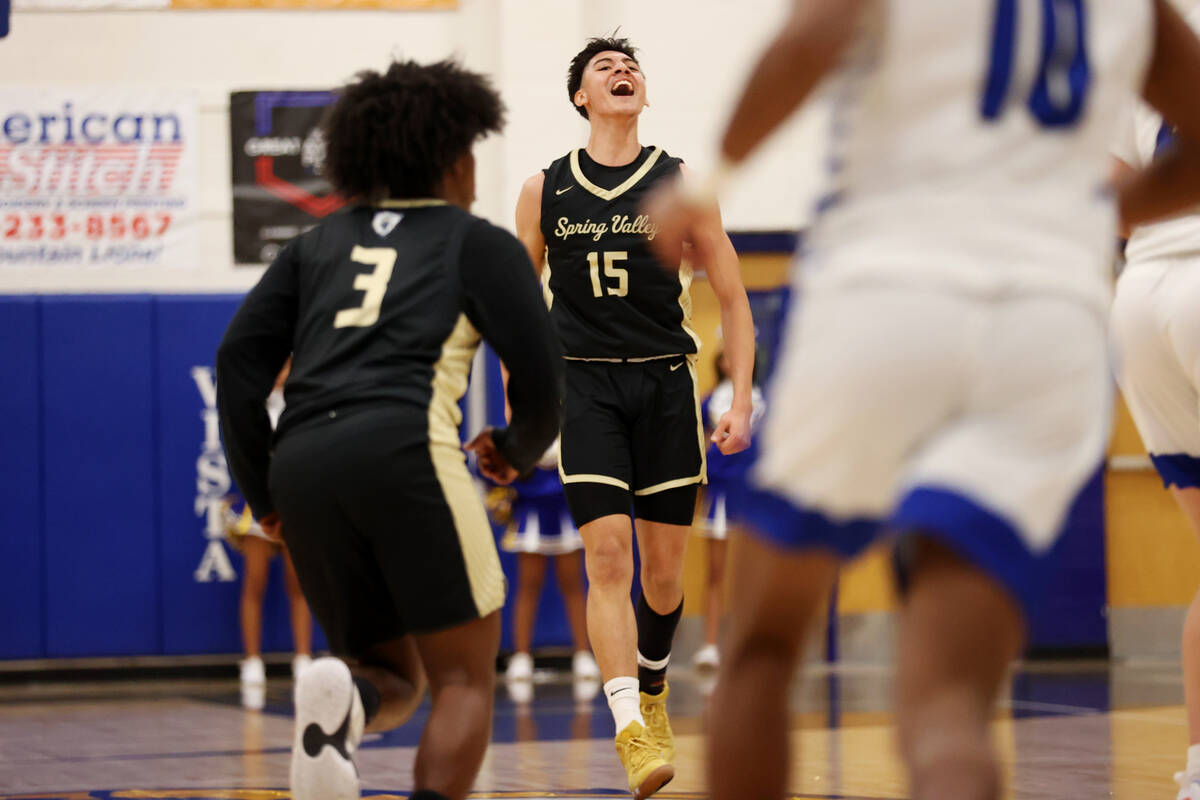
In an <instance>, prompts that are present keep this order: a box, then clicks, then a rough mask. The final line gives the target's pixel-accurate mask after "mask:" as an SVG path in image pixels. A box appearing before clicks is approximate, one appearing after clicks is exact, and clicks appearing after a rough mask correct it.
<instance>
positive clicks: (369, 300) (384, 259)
mask: <svg viewBox="0 0 1200 800" xmlns="http://www.w3.org/2000/svg"><path fill="white" fill-rule="evenodd" d="M350 260H351V261H353V262H355V263H356V264H367V265H373V266H374V267H375V269H373V270H371V271H370V272H360V273H359V274H358V275H357V276H355V278H354V288H355V289H357V290H358V291H360V292H366V294H365V295H364V296H363V301H362V305H360V306H356V307H354V308H344V309H342V310H341V311H339V312H337V315H336V316H335V317H334V318H333V327H335V328H367V327H370V326H371V325H374V324H375V323H376V322H378V321H379V306H380V305H382V303H383V296H384V294H386V293H387V287H388V281H390V280H391V279H392V269H393V268H394V267H395V266H396V251H395V250H394V249H392V248H391V247H359V246H357V245H356V246H355V248H354V249H353V250H351V251H350Z"/></svg>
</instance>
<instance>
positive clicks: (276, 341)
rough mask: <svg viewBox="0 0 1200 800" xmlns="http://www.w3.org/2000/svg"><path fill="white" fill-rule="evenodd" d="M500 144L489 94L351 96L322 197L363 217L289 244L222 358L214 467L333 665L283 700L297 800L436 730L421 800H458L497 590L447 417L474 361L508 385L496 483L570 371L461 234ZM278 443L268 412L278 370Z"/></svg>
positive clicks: (547, 437)
mask: <svg viewBox="0 0 1200 800" xmlns="http://www.w3.org/2000/svg"><path fill="white" fill-rule="evenodd" d="M502 123H503V106H502V104H501V102H500V98H499V97H498V96H497V94H496V93H495V91H494V90H493V89H492V88H491V86H490V85H489V84H488V82H487V81H486V79H484V78H482V77H481V76H479V75H476V74H474V73H471V72H467V71H465V70H463V69H461V68H460V67H458V66H457V65H455V64H454V63H452V62H442V63H438V64H433V65H430V66H419V65H417V64H415V63H413V62H405V63H395V64H392V65H391V67H390V68H389V69H388V70H387V72H386V73H385V74H383V75H380V74H378V73H375V72H364V73H361V74H360V75H359V76H358V79H357V81H356V82H354V83H352V84H350V85H349V86H347V87H346V88H345V89H344V91H343V92H342V95H341V97H340V99H339V100H338V102H337V104H336V105H335V107H334V108H333V110H332V112H331V114H330V116H329V118H328V119H327V121H326V125H325V133H326V137H327V142H328V156H327V159H326V163H325V169H326V173H327V175H328V176H329V178H330V179H331V181H332V182H333V184H334V186H335V187H336V188H337V189H338V191H339V192H341V193H342V194H343V195H345V196H347V197H351V198H354V199H356V200H357V201H358V204H357V205H355V206H353V207H352V208H350V209H349V210H348V211H346V212H345V213H340V214H338V215H336V216H334V217H331V218H330V219H329V220H327V221H326V222H324V223H323V224H321V225H319V226H317V227H316V228H315V229H313V230H312V231H309V232H308V233H306V234H304V235H302V236H300V237H298V238H297V239H295V240H293V241H292V242H291V243H290V244H288V246H287V247H285V248H284V250H283V251H282V252H281V253H280V255H279V257H278V258H277V259H276V260H275V262H274V263H273V264H272V265H271V266H270V268H269V269H268V270H267V271H266V273H265V274H264V275H263V277H262V280H261V281H260V282H259V284H258V285H257V286H256V287H254V289H253V290H251V292H250V293H249V295H247V297H246V300H245V302H244V303H243V304H242V307H241V308H240V309H239V310H238V312H237V315H236V316H235V317H234V319H233V321H232V322H231V323H230V326H229V330H228V331H227V332H226V334H225V339H224V341H223V342H222V343H221V348H220V352H219V353H218V356H217V375H218V400H219V407H220V413H221V425H222V431H223V433H224V437H225V447H226V453H227V455H228V458H229V465H230V468H231V470H232V472H233V475H234V478H235V479H236V480H237V483H238V486H239V487H240V488H241V490H242V493H243V494H244V495H245V497H246V499H247V501H248V502H249V503H250V506H251V508H252V509H253V512H254V515H255V516H256V517H257V518H259V519H260V520H261V521H262V522H263V527H264V528H266V529H270V530H278V529H279V528H280V526H281V527H282V535H283V538H284V540H285V541H286V542H287V545H288V548H289V550H290V551H291V553H292V557H293V559H294V561H295V564H296V571H297V573H298V574H299V577H300V582H301V585H302V587H303V589H304V593H305V595H306V596H307V598H308V600H309V602H310V603H311V605H312V609H313V613H314V614H315V615H316V617H317V619H318V620H319V621H320V623H321V626H322V627H323V628H324V630H325V632H326V634H327V636H328V638H329V643H330V647H331V649H332V650H333V652H334V653H335V654H336V655H338V656H341V657H345V658H351V659H353V660H354V661H353V663H354V666H353V667H352V668H349V669H348V668H347V666H346V664H345V663H343V662H342V661H340V660H338V659H333V658H326V659H319V660H318V661H316V662H314V663H313V664H312V665H311V666H310V667H309V669H308V670H307V671H305V672H304V674H303V675H302V676H301V678H300V680H299V681H298V683H297V685H296V735H295V740H294V745H293V750H292V771H291V783H292V796H293V797H294V798H296V799H297V800H317V799H318V798H319V799H320V800H344V798H350V797H354V798H357V797H358V777H357V773H356V771H355V767H354V763H353V761H352V757H353V755H354V751H355V748H356V746H357V745H358V743H359V741H360V739H361V738H362V735H363V731H364V724H365V730H386V729H388V728H392V727H395V726H397V725H399V724H400V723H402V722H403V721H404V720H405V719H407V718H408V716H409V715H410V714H411V713H412V710H413V709H414V707H415V706H416V704H417V702H418V700H419V699H420V696H421V694H422V693H423V688H424V681H425V679H426V678H427V679H428V682H429V687H430V690H431V692H432V695H433V710H432V711H431V712H430V716H429V720H428V722H427V723H426V725H425V731H424V734H423V736H422V739H421V745H420V748H419V749H418V752H417V759H416V768H415V784H416V789H417V792H416V794H413V795H412V797H413V798H414V800H444V798H452V800H457V799H459V798H464V797H466V795H467V793H468V791H469V790H470V788H471V785H472V783H473V782H474V780H475V775H476V773H477V772H478V769H479V765H480V763H481V761H482V759H483V755H484V751H485V749H486V747H487V742H488V738H489V734H490V731H491V716H492V697H493V690H494V681H495V665H496V652H497V649H498V646H499V640H500V616H499V613H498V611H497V610H498V609H499V608H500V606H501V605H502V604H503V602H504V594H505V588H504V575H503V573H502V572H501V570H500V562H499V559H498V557H497V555H496V548H495V544H494V542H493V539H492V531H491V527H490V526H489V524H488V521H487V516H486V514H485V513H484V509H483V505H482V503H481V502H480V499H479V497H478V495H477V494H476V492H475V488H474V486H473V484H472V480H471V476H470V475H469V474H468V472H467V468H466V465H465V463H464V457H463V453H462V450H461V449H460V442H459V439H458V426H459V423H460V421H461V418H460V413H459V410H458V401H459V399H460V398H461V397H462V396H463V394H464V393H465V391H466V388H467V374H468V371H469V369H470V365H471V359H472V356H473V354H474V352H475V350H476V347H477V346H478V344H479V342H480V340H481V337H482V338H485V339H487V340H488V342H489V343H490V344H491V345H492V347H493V348H495V350H496V352H497V353H498V354H499V355H500V357H501V358H503V359H504V363H505V364H506V365H507V367H508V370H509V376H510V377H509V382H508V398H509V401H510V404H511V407H512V423H511V424H510V425H509V426H508V427H507V428H504V429H501V430H496V431H485V432H484V433H483V434H481V435H480V436H479V437H478V438H476V439H475V440H474V441H473V442H472V443H471V444H470V445H468V449H471V450H474V451H476V452H477V453H478V455H479V458H480V463H481V467H482V469H483V471H484V472H485V473H487V474H488V475H489V476H490V477H492V478H495V479H497V480H498V481H500V482H507V481H510V480H512V478H514V477H515V476H516V475H517V474H518V473H519V472H524V471H525V470H527V469H529V468H530V467H532V466H533V464H534V462H535V461H536V460H537V459H538V457H540V456H541V454H542V453H543V451H545V449H546V447H547V445H549V444H550V442H551V441H552V440H553V439H554V436H555V434H556V433H557V431H558V427H559V419H560V416H559V414H560V411H559V408H560V396H561V381H562V361H561V351H560V349H559V346H558V344H557V341H556V340H555V339H554V336H553V332H552V330H551V325H550V320H549V317H548V315H547V313H546V306H545V303H544V302H543V299H542V293H541V291H540V288H539V287H538V284H537V281H536V280H535V279H534V277H533V274H532V273H531V272H530V264H529V259H528V257H527V256H526V254H525V250H524V249H523V248H522V247H521V244H520V243H519V242H518V241H517V240H516V239H515V238H513V236H511V235H510V234H508V233H506V232H504V231H502V230H500V229H499V228H496V227H493V226H492V225H489V224H488V223H487V222H485V221H483V220H481V219H479V218H477V217H474V216H472V215H471V214H470V213H469V212H468V211H467V209H468V208H469V206H470V204H471V202H472V201H473V200H474V197H475V162H474V159H473V157H472V155H471V148H472V145H473V144H474V142H475V141H476V140H478V139H479V138H481V137H482V136H484V135H486V134H488V133H490V132H493V131H498V130H499V129H500V128H501V126H502ZM289 353H292V354H293V368H292V374H291V377H290V378H289V380H288V382H287V386H286V399H287V410H286V411H285V412H284V414H283V417H282V419H281V420H280V423H279V427H278V431H277V434H276V436H275V439H274V444H273V452H272V442H271V440H270V438H269V436H270V429H269V426H268V424H267V415H266V411H265V410H264V408H263V401H264V400H265V399H266V397H267V393H268V392H269V391H270V389H271V380H272V376H274V375H275V373H277V372H278V370H279V367H280V366H281V365H282V364H283V362H284V360H285V359H286V358H287V356H288V354H289Z"/></svg>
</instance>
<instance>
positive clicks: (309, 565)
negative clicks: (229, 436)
mask: <svg viewBox="0 0 1200 800" xmlns="http://www.w3.org/2000/svg"><path fill="white" fill-rule="evenodd" d="M270 487H271V495H272V497H273V499H274V501H275V506H276V510H277V511H278V512H279V516H280V520H281V521H282V524H283V538H284V541H285V542H286V543H287V546H288V550H289V551H290V552H291V556H292V560H293V562H294V563H295V565H296V574H297V575H298V576H299V578H300V586H301V588H302V589H303V590H304V596H305V598H306V599H307V600H308V603H309V606H310V607H311V608H312V611H313V615H314V616H315V617H316V619H317V621H318V622H320V624H321V627H322V628H323V629H324V630H325V634H326V636H327V637H328V639H329V646H330V649H331V650H332V651H333V652H334V653H335V654H337V655H348V656H359V655H362V654H364V653H365V652H366V651H367V650H369V649H370V648H371V647H372V646H374V645H377V644H380V643H382V642H387V641H389V640H391V639H395V638H397V637H400V636H403V635H405V634H408V633H426V632H432V631H437V630H441V629H445V628H449V627H452V626H455V625H460V624H463V623H465V622H469V621H471V620H474V619H478V618H480V617H484V616H487V615H488V614H490V613H491V612H493V611H495V610H496V609H498V608H500V607H501V606H502V605H503V604H504V596H505V588H506V587H505V580H504V573H503V572H502V571H501V569H500V559H499V557H498V555H497V553H496V545H495V541H494V539H493V536H492V528H491V525H490V524H489V523H488V520H487V514H486V512H485V511H484V508H483V503H482V501H481V500H480V498H479V495H478V493H477V492H476V490H475V486H474V483H473V481H472V478H471V475H470V473H469V472H468V471H467V467H466V463H465V460H464V457H463V453H462V451H461V450H460V449H459V448H458V447H455V446H452V445H449V444H430V441H429V427H428V423H427V421H426V420H425V418H424V417H423V415H420V414H413V413H411V412H406V411H403V410H401V409H400V408H396V409H393V408H392V407H391V406H387V407H384V408H382V409H381V408H379V407H378V406H376V407H373V408H371V409H369V410H363V411H359V412H357V413H354V412H353V411H348V412H338V416H337V417H336V418H332V419H331V418H325V419H322V420H321V421H320V422H318V423H309V424H306V425H303V426H302V427H300V428H297V429H294V430H292V431H289V432H287V433H286V434H285V435H284V436H283V438H282V439H281V440H280V441H279V443H278V444H277V445H276V448H275V455H274V458H273V459H272V462H271V472H270Z"/></svg>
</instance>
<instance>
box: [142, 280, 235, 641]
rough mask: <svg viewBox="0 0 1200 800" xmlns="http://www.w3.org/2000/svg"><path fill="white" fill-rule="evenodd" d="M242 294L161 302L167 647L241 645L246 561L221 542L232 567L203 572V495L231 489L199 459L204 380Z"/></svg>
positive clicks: (158, 345) (161, 509)
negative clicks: (241, 588)
mask: <svg viewBox="0 0 1200 800" xmlns="http://www.w3.org/2000/svg"><path fill="white" fill-rule="evenodd" d="M239 300H240V298H239V297H236V296H224V295H223V296H174V297H170V296H168V297H158V298H155V302H154V315H155V321H156V327H157V329H158V340H157V342H155V362H156V364H157V368H156V370H155V371H156V373H157V375H156V385H155V395H156V399H157V402H158V407H159V409H160V411H159V427H158V462H159V465H160V469H159V471H158V497H159V503H158V530H159V532H160V534H161V537H162V561H161V564H160V569H161V573H160V574H161V581H162V589H161V591H162V613H163V651H164V652H166V653H171V654H175V653H195V652H211V653H222V652H224V653H232V652H237V651H238V650H240V649H241V641H240V639H239V637H238V624H237V619H238V616H237V614H238V588H239V586H240V583H239V581H238V579H239V578H240V577H241V572H242V570H241V563H240V561H238V560H236V559H235V558H234V557H233V554H232V551H231V550H230V549H229V548H227V547H225V546H224V544H220V545H219V546H220V547H222V548H224V549H223V556H224V558H225V559H226V562H225V563H224V564H221V565H219V566H225V567H226V568H227V569H226V570H218V569H211V570H206V571H205V573H204V574H203V577H204V580H203V581H200V580H197V577H196V572H197V570H198V568H199V567H200V566H201V562H202V560H203V558H204V555H205V551H206V548H207V546H208V540H207V539H206V538H205V516H204V513H205V512H204V502H203V499H202V498H203V496H204V495H205V494H208V493H210V492H212V493H215V494H216V495H217V496H220V495H223V494H227V493H228V492H229V491H230V489H229V485H228V483H227V482H225V483H220V482H219V481H220V478H218V482H217V483H214V482H213V480H212V478H207V477H202V473H201V465H200V463H199V462H201V461H202V460H206V459H207V458H208V457H209V456H210V455H211V454H206V448H205V438H206V431H205V419H204V414H205V410H206V406H207V403H209V402H214V397H215V395H212V394H210V395H209V396H208V399H207V400H206V397H205V394H204V393H202V392H201V389H200V385H199V384H205V386H206V389H207V390H208V391H210V392H214V391H215V388H214V387H215V383H214V379H213V377H212V367H213V361H214V359H215V357H216V352H217V345H218V344H219V343H220V341H221V335H222V334H223V333H224V331H225V327H226V326H227V325H228V324H229V320H230V319H231V318H232V317H233V313H234V311H236V310H237V307H238V302H239ZM194 370H195V371H196V372H197V374H195V375H193V371H194ZM198 382H199V383H198ZM206 382H207V383H206ZM218 458H219V453H218ZM219 471H220V472H223V470H219ZM203 474H204V475H208V474H209V473H207V472H205V473H203ZM200 485H203V487H204V488H203V490H202V489H201V488H200Z"/></svg>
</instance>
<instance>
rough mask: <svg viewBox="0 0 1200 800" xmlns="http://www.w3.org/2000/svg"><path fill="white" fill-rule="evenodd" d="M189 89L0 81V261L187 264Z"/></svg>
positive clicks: (192, 141)
mask: <svg viewBox="0 0 1200 800" xmlns="http://www.w3.org/2000/svg"><path fill="white" fill-rule="evenodd" d="M196 105H197V104H196V99H195V97H194V96H193V95H192V94H190V93H187V92H180V91H175V90H157V89H118V88H103V87H89V88H78V89H71V88H68V89H24V88H3V89H0V269H4V268H11V267H22V268H30V267H45V268H46V269H54V268H60V267H97V268H101V267H113V266H137V267H171V268H188V267H193V266H195V264H196V246H195V245H196V239H195V237H196V230H195V225H194V221H195V214H196Z"/></svg>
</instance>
